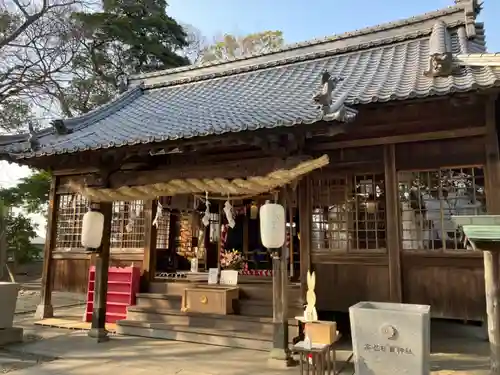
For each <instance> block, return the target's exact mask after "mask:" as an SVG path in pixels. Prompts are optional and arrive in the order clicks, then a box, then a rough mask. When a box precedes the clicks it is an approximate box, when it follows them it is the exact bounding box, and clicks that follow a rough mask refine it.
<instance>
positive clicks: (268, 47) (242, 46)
mask: <svg viewBox="0 0 500 375" xmlns="http://www.w3.org/2000/svg"><path fill="white" fill-rule="evenodd" d="M284 43H285V40H284V38H283V32H281V31H263V32H259V33H254V34H249V35H246V36H242V37H240V36H235V35H231V34H225V35H224V36H222V37H220V38H217V39H216V41H215V43H214V44H213V45H211V46H208V47H206V48H205V49H204V50H203V51H202V53H201V61H202V62H209V61H217V60H220V61H225V60H228V59H232V58H235V57H244V56H249V55H252V54H255V53H257V54H260V53H266V52H272V51H275V50H277V49H279V48H281V47H283V45H284Z"/></svg>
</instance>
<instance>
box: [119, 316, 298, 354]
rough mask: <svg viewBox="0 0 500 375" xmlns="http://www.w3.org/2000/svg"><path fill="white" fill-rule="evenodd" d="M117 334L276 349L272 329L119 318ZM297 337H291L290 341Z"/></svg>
mask: <svg viewBox="0 0 500 375" xmlns="http://www.w3.org/2000/svg"><path fill="white" fill-rule="evenodd" d="M116 333H117V334H120V335H128V336H140V337H148V338H155V339H164V340H175V341H183V342H193V343H199V344H208V345H215V346H226V347H230V348H241V349H251V350H262V351H269V350H271V349H272V332H271V333H260V334H256V333H255V332H254V331H249V330H248V329H247V330H230V329H228V327H225V328H223V329H221V328H201V327H189V326H177V325H172V324H165V323H152V322H138V321H132V320H119V321H117V322H116ZM292 340H293V337H289V342H290V344H291V343H292Z"/></svg>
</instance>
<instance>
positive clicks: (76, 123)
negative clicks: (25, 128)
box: [0, 85, 144, 146]
mask: <svg viewBox="0 0 500 375" xmlns="http://www.w3.org/2000/svg"><path fill="white" fill-rule="evenodd" d="M143 90H144V86H143V85H137V86H135V87H132V88H131V89H129V90H127V91H125V92H124V93H122V94H120V95H119V96H118V97H117V98H115V99H114V100H112V101H110V102H109V103H106V104H104V105H102V106H100V107H97V108H96V109H94V110H92V111H89V112H87V113H86V114H84V115H82V116H79V117H74V118H69V119H65V120H60V121H62V122H63V123H64V125H65V126H66V127H67V128H68V129H69V130H71V131H77V130H81V129H83V128H85V127H87V126H89V125H91V124H93V123H95V122H97V121H99V120H102V119H103V118H106V117H107V116H109V115H110V114H112V113H114V112H116V111H118V110H119V109H121V108H123V107H124V106H126V105H127V104H129V103H130V102H131V101H133V100H135V99H136V98H138V97H139V96H140V95H142V93H143ZM54 133H55V129H54V126H51V127H47V128H44V129H42V130H39V131H37V132H34V133H33V134H32V135H30V134H29V133H21V134H11V135H2V136H0V146H4V145H9V144H12V143H22V142H27V141H28V139H29V138H30V136H32V137H35V138H39V137H44V136H47V135H51V134H54Z"/></svg>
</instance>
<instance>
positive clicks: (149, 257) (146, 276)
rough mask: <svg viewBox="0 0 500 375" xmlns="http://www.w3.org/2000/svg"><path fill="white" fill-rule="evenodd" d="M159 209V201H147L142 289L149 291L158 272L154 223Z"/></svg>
mask: <svg viewBox="0 0 500 375" xmlns="http://www.w3.org/2000/svg"><path fill="white" fill-rule="evenodd" d="M157 209H158V201H157V200H156V199H155V200H149V201H146V202H145V212H144V222H145V224H146V225H145V229H146V233H145V244H144V259H143V262H142V280H141V289H142V290H143V291H144V292H147V291H148V289H149V285H150V283H151V282H152V281H153V280H154V278H155V272H156V234H157V228H156V226H154V225H153V221H154V219H155V217H156V211H157Z"/></svg>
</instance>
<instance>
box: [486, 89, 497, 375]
mask: <svg viewBox="0 0 500 375" xmlns="http://www.w3.org/2000/svg"><path fill="white" fill-rule="evenodd" d="M496 120H497V95H493V96H491V97H490V98H488V101H487V103H486V133H487V134H486V137H485V141H486V145H485V146H486V173H487V176H486V193H487V194H486V199H487V202H486V203H487V210H488V214H490V215H499V214H500V197H499V195H498V189H499V186H500V185H499V183H500V152H499V147H498V133H497V128H496V126H497V124H496ZM483 259H484V286H485V294H486V313H487V316H488V317H487V321H488V323H487V324H488V339H489V342H490V362H491V374H493V375H498V374H500V305H499V304H500V269H499V268H500V251H484V252H483Z"/></svg>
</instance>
